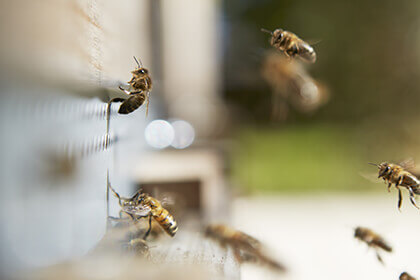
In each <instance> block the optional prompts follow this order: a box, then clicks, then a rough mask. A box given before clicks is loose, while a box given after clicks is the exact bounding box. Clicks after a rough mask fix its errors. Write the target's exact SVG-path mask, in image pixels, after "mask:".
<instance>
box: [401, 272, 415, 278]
mask: <svg viewBox="0 0 420 280" xmlns="http://www.w3.org/2000/svg"><path fill="white" fill-rule="evenodd" d="M399 279H400V280H416V278H414V277H413V276H411V275H410V274H408V273H407V272H403V273H401V275H400V278H399Z"/></svg>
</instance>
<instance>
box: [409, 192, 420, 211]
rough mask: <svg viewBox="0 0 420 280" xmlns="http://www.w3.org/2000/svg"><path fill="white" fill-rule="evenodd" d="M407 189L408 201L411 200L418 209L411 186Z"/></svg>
mask: <svg viewBox="0 0 420 280" xmlns="http://www.w3.org/2000/svg"><path fill="white" fill-rule="evenodd" d="M408 191H409V192H410V201H411V203H412V204H413V205H414V206H415V207H416V208H417V209H420V208H419V207H418V206H417V204H416V198H415V196H414V192H413V189H412V188H408Z"/></svg>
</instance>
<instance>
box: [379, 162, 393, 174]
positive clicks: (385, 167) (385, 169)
mask: <svg viewBox="0 0 420 280" xmlns="http://www.w3.org/2000/svg"><path fill="white" fill-rule="evenodd" d="M378 168H379V175H378V178H381V177H384V176H386V175H389V174H390V173H391V166H390V164H389V163H387V162H383V163H381V164H379V165H378Z"/></svg>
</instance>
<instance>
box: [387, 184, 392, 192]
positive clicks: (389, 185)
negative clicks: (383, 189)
mask: <svg viewBox="0 0 420 280" xmlns="http://www.w3.org/2000/svg"><path fill="white" fill-rule="evenodd" d="M391 185H392V183H391V182H389V183H388V192H391Z"/></svg>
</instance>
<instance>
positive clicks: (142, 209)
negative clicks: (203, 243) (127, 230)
mask: <svg viewBox="0 0 420 280" xmlns="http://www.w3.org/2000/svg"><path fill="white" fill-rule="evenodd" d="M109 188H110V189H111V191H112V192H113V193H114V195H115V196H116V197H117V198H118V201H119V204H120V206H121V211H122V212H123V213H126V214H127V215H129V216H130V217H131V218H132V219H133V220H134V221H137V220H139V219H141V218H144V217H149V229H148V230H147V232H146V234H145V238H146V237H147V236H148V235H149V233H150V231H151V229H152V226H151V222H152V220H151V219H152V218H154V219H155V221H156V222H157V223H158V224H159V225H160V226H161V227H162V228H163V229H164V230H165V232H166V233H167V234H169V235H170V236H172V237H173V236H175V234H176V232H177V231H178V224H177V222H176V220H175V218H174V217H173V216H172V214H171V213H169V211H168V210H166V209H165V208H163V206H162V204H161V203H160V202H159V201H158V200H157V199H156V198H154V197H152V196H150V195H148V194H146V193H143V192H142V191H141V190H139V191H138V192H137V193H136V194H135V195H134V196H133V197H131V198H125V197H121V196H120V195H119V194H118V193H117V192H116V191H115V190H114V189H113V188H112V187H111V186H109Z"/></svg>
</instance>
